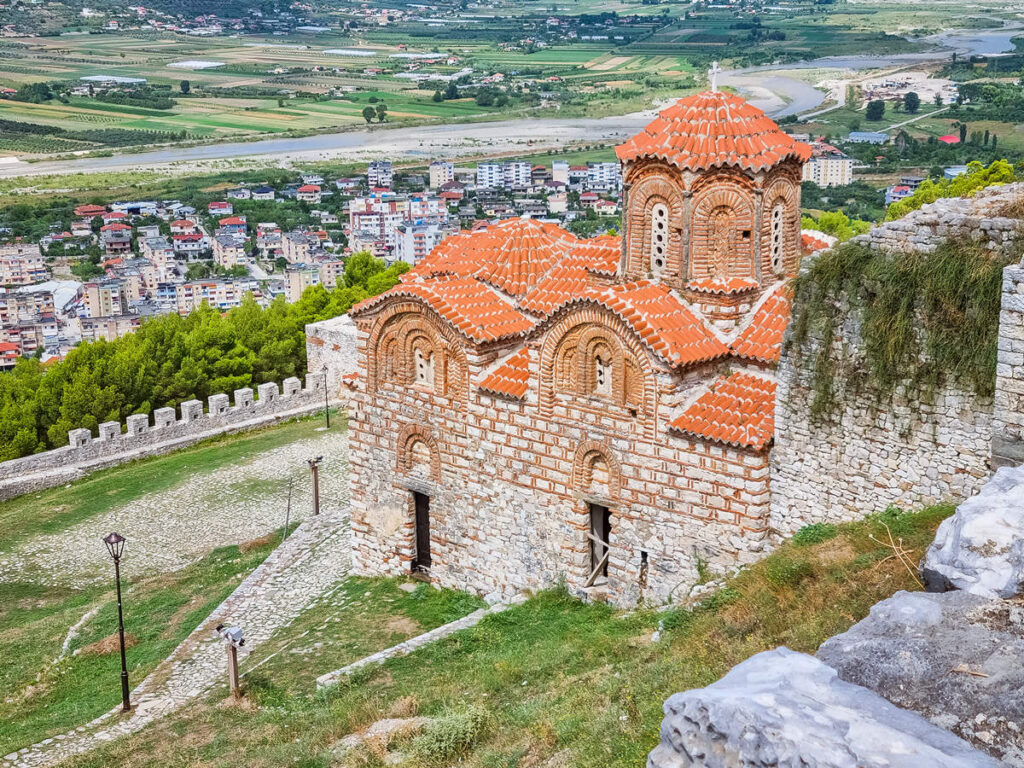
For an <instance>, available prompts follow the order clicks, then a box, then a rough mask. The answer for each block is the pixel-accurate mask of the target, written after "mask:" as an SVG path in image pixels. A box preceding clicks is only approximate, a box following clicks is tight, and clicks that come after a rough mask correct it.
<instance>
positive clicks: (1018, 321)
mask: <svg viewBox="0 0 1024 768" xmlns="http://www.w3.org/2000/svg"><path fill="white" fill-rule="evenodd" d="M1022 195H1024V184H1008V185H1005V186H999V187H991V188H989V189H985V190H981V191H980V192H978V193H977V194H976V195H975V196H974V197H971V198H948V199H942V200H938V201H936V202H934V203H930V204H928V205H926V206H924V207H923V208H921V209H920V210H918V211H914V212H912V213H910V214H908V215H907V216H905V217H904V218H902V219H899V220H897V221H892V222H887V223H885V224H882V225H880V226H878V227H875V228H874V229H873V230H871V232H869V233H868V234H865V235H861V236H860V237H858V238H855V239H854V242H858V241H859V242H862V243H867V244H869V245H870V246H871V247H872V248H878V249H884V250H887V251H892V252H895V253H908V252H912V251H931V250H934V248H935V247H936V246H937V245H938V244H939V243H941V242H942V241H944V240H946V239H948V238H951V237H952V238H960V237H968V238H971V239H973V240H975V241H986V240H987V243H988V245H989V247H990V248H993V249H996V248H998V249H1000V250H1003V251H1005V252H1007V253H1011V252H1015V251H1014V249H1015V248H1016V247H1017V243H1018V237H1019V235H1020V233H1021V229H1020V226H1021V222H1020V220H1019V219H1016V218H1008V217H1004V216H1000V215H998V213H999V212H1000V211H1002V210H1003V209H1005V208H1006V207H1007V206H1008V205H1010V204H1013V203H1015V202H1016V201H1017V199H1018V198H1019V197H1021V196H1022ZM811 263H813V258H812V259H809V260H807V261H806V262H805V264H804V265H803V269H804V270H806V269H807V268H808V267H809V265H810V264H811ZM832 311H833V316H834V317H835V318H837V324H836V333H835V337H834V338H832V339H823V338H820V337H818V338H815V337H814V335H813V334H812V335H811V337H810V338H809V339H808V343H807V344H806V345H805V349H804V351H803V353H802V354H798V351H797V350H795V349H793V348H792V347H790V346H789V345H788V344H787V345H786V346H784V349H783V353H782V359H781V360H780V362H779V369H778V378H779V387H778V394H777V399H776V405H775V444H774V447H773V449H772V454H771V464H772V501H771V505H772V513H771V519H772V527H773V529H775V530H776V531H778V532H780V533H783V534H790V533H793V532H794V531H795V530H797V529H798V528H800V527H801V526H803V525H806V524H808V523H811V522H820V521H840V520H853V519H857V518H859V517H862V516H863V515H865V514H868V513H871V512H874V511H878V510H880V509H884V508H885V507H887V506H888V505H890V504H895V505H897V506H907V507H914V506H921V505H925V504H930V503H935V502H938V501H954V500H958V499H960V498H963V497H965V496H970V495H971V494H972V493H974V492H975V491H977V490H978V489H979V488H980V487H981V485H982V484H983V483H984V482H985V481H986V480H987V479H988V477H989V475H990V474H991V471H992V467H993V466H1000V465H1005V464H1019V463H1021V462H1022V461H1024V268H1021V267H1018V266H1011V267H1007V268H1006V270H1005V271H1004V279H1003V300H1002V312H1001V314H1000V326H999V361H998V369H997V381H996V391H995V396H994V397H993V398H984V397H979V396H978V395H976V394H975V393H974V392H972V391H965V390H964V389H961V388H959V387H957V386H956V385H954V384H951V383H947V384H946V385H945V386H944V387H943V388H942V389H940V390H939V391H938V392H936V393H934V394H932V395H929V396H927V397H918V396H917V395H916V394H914V382H911V381H905V382H901V384H900V385H899V386H897V387H896V388H895V390H894V391H895V394H893V395H891V396H890V395H889V394H883V395H881V396H880V393H878V392H877V391H872V389H871V388H870V386H868V385H865V384H864V380H865V378H866V377H865V374H864V370H863V352H862V347H863V344H862V338H861V331H860V318H859V313H858V312H856V311H855V310H853V309H851V307H850V306H849V305H847V304H845V303H838V304H837V305H836V306H834V307H833V308H832ZM825 343H828V344H832V345H834V348H835V349H834V351H833V355H834V357H840V355H838V354H836V353H838V352H839V351H840V350H842V351H843V352H844V353H845V354H844V355H843V357H845V358H846V359H847V360H848V361H852V362H848V363H847V366H846V368H845V369H842V370H837V371H835V373H834V379H835V382H836V387H837V398H836V400H837V402H838V406H837V412H835V413H833V414H829V415H827V416H826V417H825V418H819V419H815V418H812V416H811V403H812V400H813V394H814V393H813V389H812V384H813V372H812V369H813V367H814V361H815V358H816V356H817V353H818V350H820V349H821V345H822V344H825Z"/></svg>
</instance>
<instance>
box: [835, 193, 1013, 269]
mask: <svg viewBox="0 0 1024 768" xmlns="http://www.w3.org/2000/svg"><path fill="white" fill-rule="evenodd" d="M1019 199H1024V184H1005V185H1002V186H996V187H988V188H987V189H982V190H979V191H978V192H977V194H975V195H974V196H973V197H948V198H941V199H939V200H936V201H935V202H934V203H928V204H926V205H924V206H922V207H921V208H920V209H918V210H916V211H911V212H910V213H908V214H907V215H906V216H904V217H903V218H901V219H897V220H896V221H887V222H885V223H884V224H882V225H880V226H877V227H875V228H873V229H872V230H871V231H870V232H868V233H866V234H863V235H859V236H858V237H855V238H853V241H852V242H855V243H865V244H867V245H869V246H871V247H872V248H876V249H880V250H886V251H895V252H897V253H909V252H913V251H922V252H928V251H934V250H935V248H936V247H937V246H938V244H939V243H941V242H942V241H943V240H947V239H949V238H957V239H959V238H967V239H970V240H973V241H974V242H986V243H987V245H988V247H989V248H992V249H1000V250H1004V251H1006V252H1007V253H1012V252H1013V249H1014V248H1015V240H1016V239H1017V237H1018V236H1019V235H1020V234H1021V222H1020V219H1019V218H1013V217H1008V216H1004V215H1002V214H1003V212H1004V210H1005V208H1006V207H1007V206H1008V205H1013V204H1015V203H1016V202H1017V201H1018V200H1019Z"/></svg>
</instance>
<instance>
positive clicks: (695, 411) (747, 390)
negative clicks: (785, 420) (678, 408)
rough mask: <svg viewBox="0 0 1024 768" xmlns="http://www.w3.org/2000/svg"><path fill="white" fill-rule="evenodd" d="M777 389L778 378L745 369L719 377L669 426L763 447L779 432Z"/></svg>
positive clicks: (730, 443) (739, 443) (727, 442)
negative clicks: (767, 376)
mask: <svg viewBox="0 0 1024 768" xmlns="http://www.w3.org/2000/svg"><path fill="white" fill-rule="evenodd" d="M775 388H776V384H775V382H774V381H769V380H768V379H764V378H761V377H760V376H755V375H753V374H750V373H745V372H743V371H740V372H737V373H734V374H732V375H731V376H729V377H727V378H721V379H718V380H717V381H715V382H714V383H713V384H712V385H711V386H710V387H709V388H708V391H707V392H705V393H704V394H703V395H701V396H700V397H699V398H698V399H697V401H696V402H695V403H693V405H691V406H690V407H689V408H687V409H686V411H684V412H683V414H682V415H681V416H679V417H678V418H677V419H675V420H674V421H672V423H671V424H669V428H670V429H673V430H676V431H677V432H685V433H687V434H691V435H696V436H698V437H703V438H706V439H708V440H714V441H715V442H719V443H726V444H728V445H734V446H741V447H744V448H754V449H756V450H761V449H762V448H764V447H765V446H766V445H767V444H768V443H769V441H770V440H771V439H772V435H773V434H774V432H775Z"/></svg>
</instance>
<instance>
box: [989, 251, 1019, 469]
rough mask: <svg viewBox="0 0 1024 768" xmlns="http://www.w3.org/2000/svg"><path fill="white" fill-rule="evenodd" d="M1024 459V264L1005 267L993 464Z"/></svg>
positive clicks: (993, 437)
mask: <svg viewBox="0 0 1024 768" xmlns="http://www.w3.org/2000/svg"><path fill="white" fill-rule="evenodd" d="M1021 463H1024V265H1020V264H1017V265H1010V266H1008V267H1006V268H1004V269H1003V298H1002V306H1001V308H1000V311H999V357H998V359H997V362H996V391H995V409H994V414H993V424H992V465H993V466H995V467H1005V466H1015V465H1019V464H1021Z"/></svg>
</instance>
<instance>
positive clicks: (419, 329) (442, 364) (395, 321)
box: [366, 300, 469, 404]
mask: <svg viewBox="0 0 1024 768" xmlns="http://www.w3.org/2000/svg"><path fill="white" fill-rule="evenodd" d="M413 333H417V334H423V335H424V336H425V337H426V338H430V339H432V340H433V343H434V349H436V350H437V354H438V358H437V360H435V368H434V371H435V375H434V382H435V386H434V393H435V394H443V395H446V396H448V397H451V398H453V399H455V400H458V401H460V402H461V403H463V404H465V403H466V401H467V400H468V397H469V365H468V364H467V361H466V354H465V351H464V349H463V343H462V339H461V337H459V336H458V334H456V332H455V331H453V330H452V329H451V328H450V327H449V326H448V325H447V324H446V323H445V322H444V321H442V320H441V319H440V318H438V317H437V316H436V314H435V313H434V312H432V311H427V309H426V308H425V307H424V306H423V304H421V303H419V302H416V301H408V300H405V301H396V302H394V303H392V304H391V305H390V306H388V307H387V308H386V309H384V310H383V311H382V312H380V314H378V316H377V317H376V318H375V319H374V321H373V324H372V326H371V327H370V331H369V333H368V335H367V343H366V391H367V393H373V392H376V391H377V388H378V387H379V386H380V384H381V383H383V382H384V381H386V380H388V379H387V378H385V375H386V374H388V373H389V372H391V371H394V373H395V374H396V375H397V376H398V377H399V378H398V379H397V380H398V381H401V382H402V383H408V381H409V376H410V374H411V357H410V354H411V352H412V350H411V348H410V347H409V346H408V345H407V344H406V343H405V342H406V340H407V338H408V337H409V335H410V334H413ZM395 355H397V360H396V359H395V358H394V356H395ZM389 356H391V357H389Z"/></svg>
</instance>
